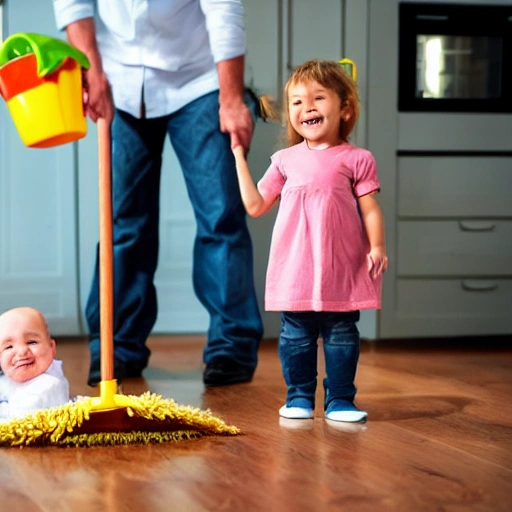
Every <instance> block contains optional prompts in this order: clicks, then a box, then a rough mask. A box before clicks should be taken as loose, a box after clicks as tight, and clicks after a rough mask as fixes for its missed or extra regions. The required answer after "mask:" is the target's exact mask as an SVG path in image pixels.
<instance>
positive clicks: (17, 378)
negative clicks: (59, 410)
mask: <svg viewBox="0 0 512 512" xmlns="http://www.w3.org/2000/svg"><path fill="white" fill-rule="evenodd" d="M56 350H57V349H56V344H55V340H54V339H52V338H51V336H50V333H49V331H48V326H47V324H46V320H45V318H44V316H43V315H42V314H41V313H40V312H39V311H37V310H35V309H33V308H28V307H22V308H14V309H11V310H9V311H6V312H5V313H3V314H2V315H0V368H1V369H2V372H3V375H0V418H3V419H12V418H21V417H23V416H26V415H27V414H29V413H33V412H36V411H37V410H40V409H48V408H50V407H54V406H58V405H63V404H65V403H67V402H69V384H68V381H67V379H66V377H65V376H64V372H63V371H62V361H58V360H56V359H55V355H56Z"/></svg>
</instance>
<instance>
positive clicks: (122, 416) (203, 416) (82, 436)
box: [0, 391, 240, 447]
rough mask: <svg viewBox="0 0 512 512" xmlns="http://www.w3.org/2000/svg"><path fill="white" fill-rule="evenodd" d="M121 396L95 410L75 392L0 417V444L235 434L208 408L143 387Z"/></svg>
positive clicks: (124, 441) (157, 440) (93, 443)
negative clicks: (58, 401) (60, 401)
mask: <svg viewBox="0 0 512 512" xmlns="http://www.w3.org/2000/svg"><path fill="white" fill-rule="evenodd" d="M123 399H126V403H127V404H129V405H127V406H126V407H116V408H113V409H109V410H95V406H94V403H93V402H94V399H91V398H81V399H78V400H77V401H76V402H71V403H69V404H66V405H61V406H59V407H53V408H51V409H44V410H40V411H37V412H35V413H33V414H30V415H27V416H25V417H24V418H21V419H13V420H10V421H2V420H0V446H19V447H23V446H41V445H58V446H105V445H120V444H133V443H138V444H149V443H162V442H168V441H180V440H182V439H190V438H194V437H202V436H211V435H238V434H240V430H239V429H238V428H237V427H234V426H230V425H227V424H226V423H225V422H224V421H223V420H221V419H219V418H217V417H215V416H213V414H212V413H211V412H210V411H209V410H206V411H204V410H201V409H199V408H195V407H192V406H184V405H178V404H177V403H176V402H175V401H174V400H172V399H170V398H162V396H160V395H157V394H154V393H150V392H149V391H148V392H146V393H144V394H143V395H141V396H131V395H127V396H123Z"/></svg>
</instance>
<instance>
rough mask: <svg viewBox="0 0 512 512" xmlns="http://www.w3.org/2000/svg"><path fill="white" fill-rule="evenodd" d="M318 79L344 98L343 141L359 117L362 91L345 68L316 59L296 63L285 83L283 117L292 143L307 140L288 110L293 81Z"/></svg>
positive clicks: (321, 83) (332, 62) (324, 85)
mask: <svg viewBox="0 0 512 512" xmlns="http://www.w3.org/2000/svg"><path fill="white" fill-rule="evenodd" d="M311 80H315V81H317V82H318V83H319V84H320V85H322V86H323V87H325V88H326V89H330V90H332V91H334V92H335V93H336V94H337V95H338V96H339V98H340V100H341V105H342V107H344V108H345V110H346V114H345V115H344V116H343V118H342V119H341V123H340V138H341V140H342V141H343V142H346V141H347V140H348V137H349V135H350V133H351V132H352V130H353V129H354V126H355V124H356V122H357V120H358V118H359V95H358V93H357V87H356V84H355V83H354V81H353V80H352V78H351V77H350V76H349V74H348V73H347V72H346V71H345V69H344V68H343V67H342V66H341V65H340V64H338V63H337V62H335V61H331V60H322V59H313V60H308V61H307V62H304V64H301V65H300V66H298V67H296V68H295V69H294V71H293V73H292V74H291V76H290V78H289V79H288V81H287V82H286V85H285V87H284V117H285V123H286V131H287V140H288V144H289V145H290V146H294V145H295V144H299V143H300V142H302V141H303V140H304V137H302V135H300V134H298V133H297V132H296V131H295V130H294V129H293V127H292V125H291V123H290V118H289V112H288V102H289V97H288V94H289V89H290V87H291V86H292V85H296V84H300V83H305V82H309V81H311Z"/></svg>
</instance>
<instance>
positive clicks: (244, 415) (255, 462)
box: [0, 337, 512, 512]
mask: <svg viewBox="0 0 512 512" xmlns="http://www.w3.org/2000/svg"><path fill="white" fill-rule="evenodd" d="M472 341H473V340H468V341H467V342H463V343H460V342H459V343H458V344H456V345H453V344H451V343H449V342H448V341H444V342H426V343H421V344H417V343H414V342H412V341H409V342H400V343H390V342H386V343H383V342H379V343H369V342H365V343H364V344H363V351H362V354H361V358H360V365H359V370H358V374H357V385H358V388H359V393H358V397H357V403H358V404H359V406H360V407H362V408H364V409H365V410H367V411H368V412H369V421H368V422H367V423H366V424H362V425H350V424H339V423H338V424H337V423H331V422H327V421H326V420H325V419H324V418H323V412H322V407H321V405H322V400H323V390H322V389H321V385H320V386H319V391H318V394H317V396H318V406H317V409H316V412H315V419H314V420H309V421H307V420H288V421H286V422H284V421H282V420H281V421H280V419H279V417H278V409H279V407H280V406H281V405H282V404H283V401H284V397H285V386H284V383H283V380H282V376H281V370H280V365H279V361H278V358H277V353H276V344H275V341H266V342H264V343H263V344H262V347H261V350H260V363H259V366H258V370H257V372H256V374H255V378H254V380H253V382H252V383H250V384H242V385H237V386H230V387H225V388H212V389H208V390H205V389H204V387H203V385H202V382H201V351H202V347H203V343H204V339H203V338H202V337H189V338H186V337H154V338H152V339H151V340H150V344H149V346H150V348H151V349H152V358H151V365H150V368H148V369H147V370H146V371H145V374H144V376H145V378H144V379H138V380H133V381H126V382H125V383H124V384H123V392H124V393H125V394H134V395H138V394H141V393H142V392H144V391H145V390H147V389H150V390H152V391H155V392H158V393H161V394H162V395H164V396H168V397H172V398H174V399H175V400H176V401H177V402H178V403H181V404H189V405H195V406H199V407H201V408H209V409H211V410H212V412H213V413H214V414H216V415H217V416H220V417H222V418H223V419H224V420H226V421H227V422H228V423H230V424H234V425H237V426H238V427H240V428H241V429H242V431H243V433H244V435H242V436H238V437H210V438H202V439H195V440H188V441H181V442H179V443H168V444H160V445H152V446H123V447H95V448H56V447H47V448H24V449H18V448H3V449H0V510H1V511H2V512H17V511H20V512H35V511H44V512H46V511H48V512H60V511H73V512H81V511H94V512H96V511H101V512H117V511H137V512H139V511H140V512H153V511H158V512H160V511H162V512H169V511H173V512H181V511H183V512H196V511H197V512H202V511H230V512H231V511H233V512H239V511H240V512H246V511H247V512H251V511H258V512H259V511H265V512H267V511H272V512H273V511H278V512H292V511H293V512H302V511H304V512H309V511H315V512H316V511H338V510H339V511H344V512H350V511H372V512H374V511H378V512H380V511H414V512H415V511H432V512H434V511H435V512H438V511H450V512H462V511H482V512H484V511H485V512H500V511H503V512H505V511H511V510H512V408H511V403H512V339H511V338H505V339H503V338H502V339H501V340H498V341H495V340H485V339H484V340H478V342H472ZM57 343H58V356H59V358H61V359H63V361H64V369H65V372H66V374H67V376H68V378H69V380H70V384H71V393H72V394H73V395H78V394H81V395H95V394H96V392H95V390H93V389H92V388H89V387H87V385H86V384H85V380H86V376H87V367H88V351H87V345H86V342H85V341H84V340H83V339H74V340H67V339H61V340H59V339H57ZM321 378H322V373H320V375H319V382H320V383H321V380H320V379H321Z"/></svg>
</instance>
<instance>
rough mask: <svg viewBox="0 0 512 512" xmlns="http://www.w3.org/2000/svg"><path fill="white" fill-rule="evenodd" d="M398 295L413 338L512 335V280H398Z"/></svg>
mask: <svg viewBox="0 0 512 512" xmlns="http://www.w3.org/2000/svg"><path fill="white" fill-rule="evenodd" d="M396 292H397V293H396V298H397V299H396V300H397V302H396V309H397V311H396V315H397V318H398V319H399V322H400V324H401V328H402V330H404V331H406V332H409V335H410V336H412V333H415V334H414V335H415V336H472V335H485V334H510V333H512V314H511V304H512V279H479V280H475V279H463V280H461V279H397V290H396Z"/></svg>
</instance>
